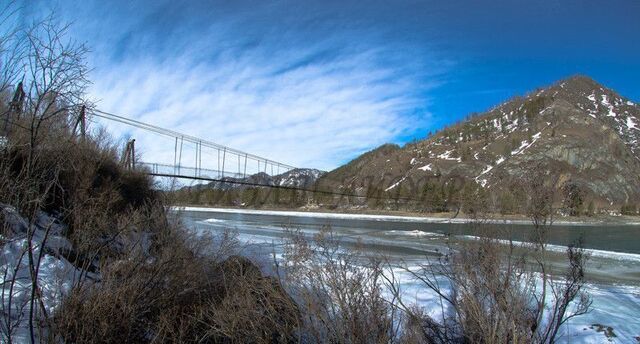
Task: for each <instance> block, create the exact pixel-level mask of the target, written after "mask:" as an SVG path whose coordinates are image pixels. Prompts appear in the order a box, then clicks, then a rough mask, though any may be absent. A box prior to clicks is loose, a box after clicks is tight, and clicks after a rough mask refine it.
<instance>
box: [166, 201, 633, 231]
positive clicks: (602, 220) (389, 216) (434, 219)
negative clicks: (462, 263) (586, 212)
mask: <svg viewBox="0 0 640 344" xmlns="http://www.w3.org/2000/svg"><path fill="white" fill-rule="evenodd" d="M170 209H171V210H174V211H202V212H212V213H245V214H256V215H280V216H283V215H284V216H298V217H317V218H337V219H352V220H374V221H376V220H378V221H380V220H385V221H403V222H424V223H469V222H472V221H475V220H476V219H474V218H471V217H468V216H466V215H465V214H462V213H460V214H458V216H455V217H454V215H455V213H424V214H420V213H410V212H401V211H395V212H394V211H372V210H364V211H361V212H355V210H353V209H345V210H344V211H331V210H327V209H320V208H318V209H308V208H306V209H305V208H296V209H283V208H267V207H265V208H260V209H256V208H245V207H221V206H205V205H173V206H171V207H170ZM482 221H484V222H486V223H495V224H515V225H528V224H531V221H530V220H529V219H528V218H527V217H526V216H523V215H507V216H502V215H499V214H489V215H488V217H486V218H483V219H482ZM553 224H556V225H565V226H597V225H602V224H614V225H628V226H640V217H631V216H595V217H592V218H587V217H575V218H571V219H570V220H569V219H567V218H566V217H561V218H556V219H554V221H553Z"/></svg>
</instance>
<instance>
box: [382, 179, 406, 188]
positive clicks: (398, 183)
mask: <svg viewBox="0 0 640 344" xmlns="http://www.w3.org/2000/svg"><path fill="white" fill-rule="evenodd" d="M405 179H407V177H406V176H405V177H402V179H400V180H398V181H397V182H396V183H394V184H393V185H391V186H390V187H388V188H386V189H385V190H384V191H389V190H392V189H394V188H395V187H396V186H398V185H400V183H402V182H404V181H405Z"/></svg>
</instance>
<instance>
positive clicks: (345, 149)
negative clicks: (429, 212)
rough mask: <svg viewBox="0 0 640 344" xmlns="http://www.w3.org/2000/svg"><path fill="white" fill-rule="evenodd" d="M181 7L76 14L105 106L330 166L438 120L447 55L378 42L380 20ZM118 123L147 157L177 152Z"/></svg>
mask: <svg viewBox="0 0 640 344" xmlns="http://www.w3.org/2000/svg"><path fill="white" fill-rule="evenodd" d="M289 4H291V3H289ZM61 7H62V8H63V9H65V8H67V7H65V6H64V5H61ZM171 9H172V7H171V6H170V5H168V4H167V5H166V6H152V7H151V8H145V7H143V6H140V7H136V8H129V9H128V10H139V11H141V13H139V15H137V16H125V17H124V18H123V17H120V16H119V15H122V12H121V11H120V12H117V11H116V10H115V9H114V8H107V9H105V8H100V7H99V8H97V9H96V7H95V4H94V7H93V8H92V9H91V11H93V13H94V15H96V13H97V15H98V16H102V17H103V20H102V21H101V22H95V21H86V22H85V21H83V20H82V19H80V20H78V19H77V18H73V19H75V21H76V25H75V29H74V33H75V34H77V35H78V36H79V37H80V39H82V40H86V41H87V43H88V44H89V45H90V46H92V47H94V51H93V55H92V56H91V61H92V64H93V65H94V72H93V75H92V79H93V83H94V84H93V86H92V88H91V90H90V93H91V94H90V95H91V96H92V97H93V98H94V99H96V100H97V107H98V108H100V109H102V110H105V111H110V112H113V113H117V114H122V115H126V116H131V117H133V118H135V119H138V120H141V121H144V122H148V123H151V124H155V125H158V126H162V127H167V128H171V129H174V130H178V131H181V132H184V133H188V134H190V135H194V136H198V137H201V138H204V139H208V140H210V141H214V142H217V143H220V144H223V145H227V146H231V147H233V148H237V149H241V150H244V151H248V152H251V153H254V154H258V155H262V156H265V157H268V158H271V159H274V160H277V161H282V162H285V163H289V164H291V165H295V166H301V167H315V168H320V169H326V170H328V169H332V168H335V167H337V166H338V165H339V164H341V163H343V162H345V161H347V160H349V159H351V158H354V157H355V156H356V155H357V154H359V153H362V152H363V151H366V150H369V149H371V148H373V147H375V146H377V145H380V144H382V143H385V142H391V141H397V140H398V138H399V137H402V136H406V135H408V134H410V133H412V132H414V131H415V130H416V129H421V128H424V127H425V121H428V120H429V116H430V114H429V112H428V111H427V110H426V105H427V104H428V101H429V97H428V91H429V90H430V89H431V88H432V87H434V86H435V85H436V84H437V79H436V78H435V76H436V75H437V74H438V73H440V72H441V71H442V69H443V68H444V64H443V63H441V62H438V61H437V60H436V59H435V57H434V58H433V59H430V58H428V57H429V54H424V53H423V54H422V56H421V57H422V59H421V61H420V62H419V65H416V62H415V60H414V59H407V54H406V51H402V50H403V49H408V48H409V47H407V46H404V45H403V43H402V42H401V41H399V42H397V43H394V42H389V41H385V42H384V44H382V42H380V41H378V40H377V37H378V36H379V35H383V34H384V32H382V31H380V30H378V29H376V27H375V26H371V25H369V24H367V25H363V24H362V23H357V22H355V23H354V22H351V20H353V18H349V19H348V20H347V21H344V20H342V19H335V18H333V17H332V15H337V13H331V12H321V11H316V12H313V11H312V12H308V11H306V10H307V9H305V8H302V9H300V8H298V9H297V10H296V9H292V8H290V7H288V5H286V3H284V5H283V3H280V5H269V6H266V5H260V6H254V7H241V8H230V9H225V8H222V7H220V8H218V9H215V8H214V9H209V8H208V7H207V10H211V13H213V14H211V13H209V14H201V15H199V14H198V13H194V12H193V9H191V12H190V13H189V14H185V13H178V12H180V10H179V9H176V13H167V11H169V10H171ZM84 11H88V10H87V9H85V10H84ZM101 11H102V12H101ZM114 11H116V12H114ZM291 11H294V12H291ZM325 11H326V9H325ZM73 13H74V12H73V11H68V8H67V10H66V12H64V14H65V16H67V17H73ZM185 18H186V19H185ZM103 26H109V27H112V28H113V30H110V31H105V29H104V27H103ZM328 26H335V28H330V27H328ZM305 37H308V39H306V38H305ZM425 56H426V57H425ZM434 56H435V55H434ZM425 67H426V68H425ZM425 70H427V71H429V72H428V73H427V72H425ZM108 127H109V128H110V130H111V131H112V132H114V133H115V134H116V136H121V135H130V136H133V137H135V138H136V140H137V142H138V146H139V147H140V149H141V150H142V153H143V155H144V159H145V160H151V161H160V162H162V161H164V162H172V161H173V142H171V141H170V140H161V139H157V138H156V137H153V136H150V135H148V134H145V133H142V132H139V131H132V130H130V129H127V128H124V127H122V126H117V125H109V126H108ZM193 154H195V153H193ZM205 158H206V156H205Z"/></svg>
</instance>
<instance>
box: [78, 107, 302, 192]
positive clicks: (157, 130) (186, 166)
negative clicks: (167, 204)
mask: <svg viewBox="0 0 640 344" xmlns="http://www.w3.org/2000/svg"><path fill="white" fill-rule="evenodd" d="M91 116H92V117H94V118H98V119H101V120H103V121H108V122H113V123H117V124H120V125H124V126H126V127H129V128H132V129H134V132H136V133H138V134H142V135H143V136H144V141H146V143H147V144H150V145H151V147H147V146H145V147H142V148H143V149H144V150H145V151H147V150H156V151H157V152H160V154H157V156H154V158H158V160H159V161H156V160H151V161H149V160H146V159H141V160H139V156H138V155H137V153H136V151H138V152H140V149H139V148H140V147H138V146H139V144H138V145H136V142H137V141H136V139H135V138H130V139H128V140H127V143H126V145H125V148H124V151H123V154H122V163H123V164H124V165H125V166H126V167H127V168H130V169H142V170H144V171H146V172H147V173H148V174H150V175H153V176H157V177H169V178H180V179H191V180H205V181H228V180H230V179H236V180H237V179H245V178H247V177H248V176H251V175H254V174H256V173H265V174H267V175H270V176H274V175H279V174H281V173H285V172H287V171H290V170H292V169H294V168H295V167H293V166H291V165H288V164H285V163H282V162H278V161H275V160H272V159H268V158H265V157H262V156H259V155H256V154H251V153H248V152H244V151H241V150H238V149H234V148H231V147H228V146H225V145H221V144H218V143H214V142H211V141H208V140H205V139H202V138H198V137H195V136H192V135H188V134H185V133H181V132H178V131H175V130H171V129H166V128H162V127H159V126H156V125H152V124H149V123H144V122H141V121H138V120H134V119H131V118H128V117H125V116H121V115H117V114H113V113H109V112H106V111H102V110H98V109H93V110H91ZM85 122H86V118H85V114H84V113H81V115H80V117H79V123H80V126H81V130H82V131H84V130H86V129H84V126H85V124H84V123H85ZM149 134H152V135H149ZM139 141H140V140H138V142H139ZM167 152H171V154H167Z"/></svg>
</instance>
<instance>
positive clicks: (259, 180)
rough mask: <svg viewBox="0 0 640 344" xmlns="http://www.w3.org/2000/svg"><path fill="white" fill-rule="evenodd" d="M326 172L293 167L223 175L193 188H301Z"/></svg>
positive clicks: (307, 185) (308, 187) (309, 187)
mask: <svg viewBox="0 0 640 344" xmlns="http://www.w3.org/2000/svg"><path fill="white" fill-rule="evenodd" d="M324 174H326V172H324V171H320V170H316V169H312V168H295V169H292V170H289V171H287V172H284V173H282V174H278V175H275V176H270V175H268V174H266V173H264V172H260V173H256V174H253V175H250V176H247V177H246V178H232V177H225V178H224V179H223V180H224V181H222V182H211V183H208V184H203V185H198V186H195V187H193V188H197V189H203V188H212V189H215V190H243V189H246V188H249V187H252V186H256V185H266V186H269V185H270V186H276V185H277V186H283V187H292V188H301V189H311V188H312V187H313V185H314V184H315V183H316V180H317V179H318V178H320V177H321V176H323V175H324Z"/></svg>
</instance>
